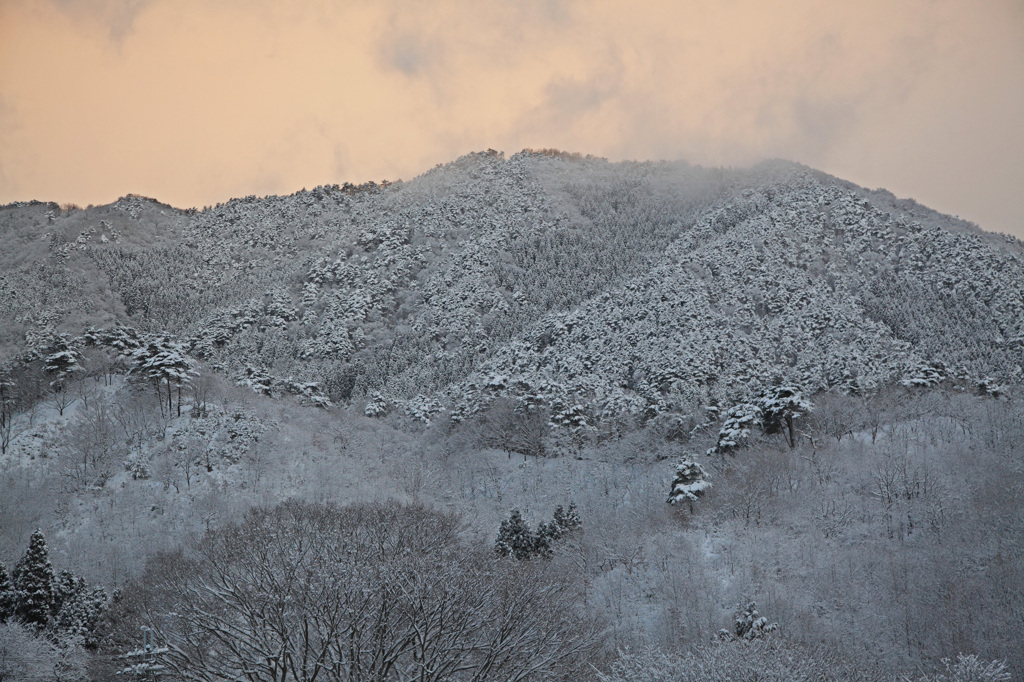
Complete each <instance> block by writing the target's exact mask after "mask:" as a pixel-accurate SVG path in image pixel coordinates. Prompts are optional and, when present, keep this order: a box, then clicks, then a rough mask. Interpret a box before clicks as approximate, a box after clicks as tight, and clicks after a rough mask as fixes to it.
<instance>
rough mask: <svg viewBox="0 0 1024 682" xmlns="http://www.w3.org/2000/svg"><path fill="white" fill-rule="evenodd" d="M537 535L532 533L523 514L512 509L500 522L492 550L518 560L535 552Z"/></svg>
mask: <svg viewBox="0 0 1024 682" xmlns="http://www.w3.org/2000/svg"><path fill="white" fill-rule="evenodd" d="M537 548H538V545H537V537H536V536H535V535H534V534H533V531H532V530H531V529H530V524H528V523H527V522H526V521H525V519H523V515H522V514H521V513H520V511H519V510H518V509H513V510H512V513H511V514H510V515H509V517H508V518H507V519H506V520H504V521H502V522H501V528H499V529H498V539H497V540H496V541H495V543H494V551H495V552H497V553H498V554H500V555H501V556H510V557H514V558H516V559H519V560H520V561H522V560H524V559H529V558H530V557H531V556H533V555H534V554H535V553H536V552H537Z"/></svg>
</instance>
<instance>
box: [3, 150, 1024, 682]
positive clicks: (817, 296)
mask: <svg viewBox="0 0 1024 682" xmlns="http://www.w3.org/2000/svg"><path fill="white" fill-rule="evenodd" d="M0 239H2V240H3V244H4V248H3V249H0V491H2V492H0V650H6V651H8V652H12V655H13V658H10V657H8V659H4V660H0V677H3V674H4V671H5V670H6V671H8V672H9V673H10V674H9V675H8V677H11V676H13V677H14V678H17V679H21V678H26V679H27V678H29V677H32V676H33V675H37V676H40V679H41V678H42V676H46V675H49V676H51V677H52V675H53V674H54V673H53V671H55V670H57V671H59V672H60V674H61V675H63V676H64V677H67V678H69V679H70V678H72V677H74V678H75V679H87V678H88V679H98V680H107V679H114V678H115V677H116V676H117V675H118V674H128V673H131V674H132V675H133V676H135V675H143V674H144V673H146V671H147V669H150V670H152V669H153V668H152V666H156V667H157V668H156V669H160V668H163V669H164V670H165V673H166V671H167V666H170V669H172V670H176V671H178V672H180V673H181V674H182V675H184V676H187V677H189V679H192V678H195V679H223V678H230V679H235V678H236V677H238V676H240V675H241V676H244V675H248V674H251V663H252V661H265V662H267V665H270V666H273V665H276V663H275V661H279V660H283V659H281V658H280V657H282V656H283V657H285V658H287V657H290V656H291V654H290V653H289V652H291V651H292V650H293V649H291V648H290V647H291V646H292V645H291V644H287V645H285V644H283V642H284V640H289V639H290V638H291V637H292V636H293V635H296V633H310V632H317V633H321V632H322V635H323V636H321V634H317V635H316V636H313V637H305V635H303V636H302V637H300V639H304V640H305V642H306V645H311V644H313V643H314V642H319V643H321V644H323V645H324V646H325V647H326V648H324V649H323V650H322V651H321V654H323V655H324V656H332V657H335V658H336V659H337V661H345V660H349V658H348V657H351V656H356V654H355V653H353V652H356V653H358V656H356V658H358V659H359V660H360V661H362V663H360V664H358V665H361V666H364V667H367V669H368V670H369V669H371V668H374V666H375V665H376V663H374V661H377V660H379V659H377V658H376V656H378V655H381V652H388V651H392V649H391V646H390V645H388V646H381V642H384V641H385V639H387V638H393V639H391V640H390V641H392V642H393V643H394V646H395V648H394V649H393V651H395V652H404V653H401V655H399V654H397V653H396V654H395V655H396V656H397V658H396V659H395V660H398V659H399V658H400V659H402V660H404V661H405V663H404V665H405V666H406V667H404V668H403V670H406V671H408V670H414V669H417V666H419V669H420V670H424V671H425V670H426V668H424V667H423V666H425V665H426V666H428V667H432V666H434V664H435V662H436V661H439V660H441V659H439V658H435V657H434V656H433V655H431V656H424V655H423V654H422V653H421V650H420V649H419V648H418V647H420V646H421V644H420V643H421V639H420V637H421V635H423V634H424V633H428V632H433V633H436V637H438V638H439V639H436V638H435V635H430V636H429V637H428V639H429V640H430V641H431V642H434V644H430V645H429V646H430V647H435V645H436V653H437V654H438V655H439V656H442V658H444V660H448V661H453V660H456V659H459V657H464V656H467V655H468V656H470V658H471V659H473V660H477V661H478V662H481V661H482V665H485V666H486V665H487V660H489V658H490V654H487V655H483V654H481V652H483V651H485V650H488V649H487V647H488V646H491V645H490V644H486V643H485V641H489V642H491V644H494V645H498V644H500V645H501V647H499V648H501V650H502V651H505V653H502V654H501V659H502V660H504V661H506V662H507V664H508V666H509V670H514V671H518V672H516V673H515V675H518V676H519V677H518V678H522V679H525V677H524V676H527V675H529V679H539V680H564V679H580V680H585V679H594V680H613V679H615V680H617V679H652V680H653V679H659V680H661V679H664V680H682V679H695V680H696V679H700V680H721V679H736V678H737V676H740V677H743V678H744V679H746V678H750V679H753V678H755V677H756V678H758V679H773V680H774V679H778V680H788V679H805V678H806V679H810V678H813V679H821V680H843V681H844V682H845V681H847V680H865V681H867V680H870V681H872V682H881V681H882V680H886V681H888V680H892V679H897V678H899V679H911V678H913V679H921V680H927V681H931V680H936V681H937V680H948V679H968V677H970V679H986V680H1000V679H1011V678H1012V679H1018V678H1021V676H1022V675H1024V653H1022V652H1024V645H1022V642H1021V638H1022V635H1021V629H1020V628H1019V627H1018V625H1019V623H1021V622H1022V620H1024V552H1022V551H1021V548H1024V507H1021V505H1020V504H1019V503H1018V502H1019V500H1020V499H1021V498H1022V496H1024V464H1022V463H1024V409H1022V402H1021V400H1020V397H1021V391H1020V389H1021V381H1022V379H1024V376H1022V365H1024V251H1022V249H1024V244H1022V243H1021V242H1020V241H1018V240H1016V239H1014V238H1011V237H1006V236H1003V235H996V234H989V233H985V232H983V231H981V230H980V229H978V228H977V227H976V226H974V225H971V224H969V223H966V222H963V221H960V220H957V219H955V218H951V217H949V216H944V215H940V214H938V213H936V212H934V211H931V210H929V209H927V208H925V207H922V206H920V205H918V204H916V203H915V202H913V201H910V200H898V199H896V198H895V197H893V196H892V195H891V194H889V193H888V192H885V191H883V190H874V191H870V190H865V189H863V188H860V187H857V186H855V185H853V184H850V183H848V182H844V181H842V180H839V179H836V178H834V177H830V176H828V175H826V174H824V173H820V172H818V171H814V170H812V169H809V168H806V167H803V166H800V165H797V164H793V163H788V162H782V161H773V162H768V163H764V164H760V165H758V166H755V167H753V168H749V169H705V168H699V167H695V166H690V165H687V164H684V163H609V162H607V161H605V160H603V159H597V158H591V157H582V156H579V155H574V154H566V153H562V152H554V151H542V152H533V151H525V152H521V153H519V154H516V155H514V156H512V157H511V158H508V159H506V158H505V157H504V156H503V155H501V154H499V153H497V152H491V151H488V152H484V153H478V154H470V155H468V156H465V157H463V158H460V159H458V160H456V161H454V162H452V163H449V164H446V165H442V166H438V167H437V168H435V169H433V170H432V171H430V172H428V173H425V174H424V175H422V176H420V177H418V178H415V179H413V180H411V181H408V182H394V183H383V182H382V183H379V184H377V183H366V184H364V185H358V186H355V185H344V186H336V185H335V186H329V187H318V188H315V189H313V190H310V191H306V190H303V191H301V192H298V193H296V194H293V195H291V196H285V197H264V198H256V197H246V198H243V199H234V200H231V201H229V202H227V203H225V204H221V205H218V206H215V207H208V208H205V209H203V210H196V209H189V210H179V209H176V208H173V207H171V206H168V205H165V204H161V203H159V202H157V201H155V200H152V199H146V198H143V197H138V196H134V195H129V196H126V197H123V198H121V199H119V200H118V201H117V202H115V203H113V204H111V205H108V206H100V207H89V208H87V209H84V210H83V209H79V208H76V207H72V206H65V207H61V206H58V205H56V204H45V203H40V202H28V203H19V204H12V205H8V206H6V207H2V208H0ZM288 394H292V396H289V395H288ZM321 408H322V409H321ZM513 453H518V454H521V455H522V457H518V456H516V457H513V456H512V455H513ZM666 501H668V502H670V503H671V504H666ZM26 548H28V550H27V551H26ZM19 557H21V558H20V559H19ZM51 560H52V561H51ZM51 563H52V565H51ZM29 566H32V567H34V568H33V569H32V570H28V569H27V568H26V567H29ZM8 567H10V569H9V570H8ZM32 576H35V577H32ZM224 578H227V579H228V580H229V581H230V585H231V587H230V588H228V589H225V588H227V587H228V584H227V583H223V582H221V580H222V579H224ZM339 578H340V579H339ZM396 581H397V582H396ZM495 581H497V582H495ZM47 588H49V589H47ZM325 590H326V591H325ZM324 594H327V595H332V596H330V597H329V598H322V596H323V595H324ZM107 595H110V598H109V599H108V598H107ZM303 595H305V596H303ZM309 595H314V596H316V598H315V599H308V598H307V597H308V596H309ZM509 595H512V596H511V597H510V596H509ZM516 595H518V596H516ZM250 596H251V597H252V599H250V598H249V597H250ZM37 597H38V599H40V600H42V602H37ZM367 598H371V601H366V600H367ZM508 598H511V599H512V602H508V601H505V600H506V599H508ZM393 599H397V600H398V601H393ZM410 599H411V600H412V601H410ZM282 600H283V601H282ZM374 600H376V601H374ZM495 600H497V601H495ZM552 600H553V601H552ZM40 603H42V604H43V606H40ZM271 603H272V604H282V603H284V604H288V605H289V606H288V608H287V609H285V611H284V612H280V614H279V615H280V618H278V617H277V616H275V617H273V618H267V617H266V611H265V609H266V604H271ZM372 604H376V606H372ZM360 605H361V606H360ZM368 605H369V606H368ZM389 605H390V606H389ZM321 607H326V608H327V610H322V608H321ZM350 607H352V608H355V611H351V610H350ZM453 607H454V610H451V609H452V608H453ZM465 607H469V608H468V609H467V608H465ZM507 607H508V608H507ZM250 608H254V609H255V611H250V610H249V609H250ZM211 609H212V610H211ZM222 609H227V611H222ZM274 609H277V607H276V606H275V607H274ZM339 609H340V610H339ZM227 612H232V613H234V614H235V616H234V617H232V618H228V619H227V620H224V617H223V616H222V615H221V614H223V613H227ZM499 612H500V613H501V614H505V615H504V616H501V618H510V619H511V621H507V620H506V621H501V622H503V623H511V624H512V625H514V627H513V630H511V631H509V632H512V631H515V632H520V633H521V634H523V637H520V636H519V635H515V636H512V637H511V638H510V640H509V641H508V642H505V643H504V644H503V643H502V642H503V641H504V640H502V638H501V637H497V636H496V635H495V634H494V633H495V632H496V630H494V629H492V628H495V627H497V625H496V624H497V623H498V620H500V618H498V617H497V616H495V615H494V614H497V613H499ZM168 613H174V614H177V615H178V616H179V618H168V617H167V614H168ZM211 614H212V616H211ZM446 614H448V615H452V616H453V618H449V617H448V615H446ZM460 614H461V615H460ZM762 614H763V615H762ZM378 616H379V618H378ZM435 616H437V619H435ZM28 617H31V618H32V619H33V620H28ZM210 617H212V618H213V620H210V619H209V618H210ZM424 618H425V619H426V620H423V619H424ZM467 619H468V620H467ZM496 619H497V620H496ZM442 621H443V623H442ZM227 622H230V623H231V626H230V628H229V630H230V631H225V630H223V629H222V627H221V626H222V625H223V624H224V623H227ZM243 623H244V624H245V625H244V626H242V625H241V624H243ZM429 623H434V625H437V626H438V627H436V628H435V627H434V626H433V625H429ZM515 623H519V625H515ZM338 624H342V625H344V627H343V630H337V629H336V628H335V626H336V625H338ZM392 625H393V626H394V628H392ZM236 626H237V627H236ZM321 626H323V627H326V628H327V630H325V631H320V630H318V628H319V627H321ZM265 627H270V630H266V629H265ZM310 627H312V628H313V629H312V630H310V629H308V628H310ZM520 627H521V629H519V630H516V629H515V628H520ZM196 628H198V629H196ZM275 628H277V629H275ZM538 628H539V629H538ZM723 628H725V629H724V630H723ZM497 630H505V626H504V625H501V626H500V627H497ZM200 631H203V632H207V633H209V635H210V636H211V637H212V639H207V638H205V636H204V637H201V638H200V639H195V638H194V633H196V632H200ZM342 631H344V632H347V633H349V634H351V635H352V637H353V638H354V639H352V638H349V637H348V635H345V636H341V635H339V634H338V633H339V632H342ZM144 632H148V633H149V634H148V635H144V634H143V633H144ZM371 632H372V633H378V634H379V635H380V636H381V637H384V638H385V639H381V640H378V639H377V635H374V636H373V637H371V638H370V639H366V640H362V642H363V643H362V645H361V648H356V649H352V646H354V644H353V643H354V642H355V641H356V640H359V639H360V638H361V637H362V635H361V634H359V633H371ZM530 633H534V634H530ZM296 636H298V635H296ZM495 637H497V638H495ZM524 637H525V639H524ZM149 638H152V639H149ZM282 638H283V639H282ZM147 640H148V641H150V642H151V643H152V644H153V645H154V647H155V649H154V652H153V657H155V658H153V657H150V656H148V655H146V653H145V649H144V646H145V644H146V642H147ZM214 640H216V641H218V642H220V643H221V645H223V646H220V645H217V646H214V648H213V649H211V648H210V646H213V645H211V644H210V642H212V641H214ZM251 643H256V644H255V646H256V647H257V648H256V649H249V648H248V647H249V646H250V644H251ZM506 644H507V645H508V647H511V648H507V647H506ZM423 645H424V646H426V643H425V642H424V643H423ZM303 646H305V645H303ZM503 647H504V648H503ZM304 650H306V651H308V650H309V649H304ZM296 651H297V649H296ZM495 651H497V650H495ZM282 652H284V653H282ZM516 652H517V653H516ZM531 652H532V653H531ZM538 652H541V653H543V652H547V653H543V656H548V653H550V654H551V655H552V656H553V658H551V659H550V660H551V661H552V665H550V666H547V667H546V672H542V671H540V670H539V669H534V668H532V666H533V665H534V663H535V662H536V661H535V659H534V658H531V656H536V655H537V654H538ZM389 655H390V654H389ZM319 656H320V654H317V655H316V656H312V657H310V658H309V659H306V660H314V659H316V660H319V658H318V657H319ZM452 656H454V658H451V657H452ZM954 656H955V657H956V658H955V662H954ZM0 658H3V657H0ZM556 659H557V660H556ZM461 660H469V659H465V658H463V659H461ZM11 661H13V663H11ZM555 663H557V665H555ZM11 665H15V666H18V665H20V666H21V667H20V668H17V667H15V668H13V669H12V668H11V667H10V666H11ZM339 665H340V663H339ZM346 665H347V664H346ZM353 665H356V664H355V663H353ZM445 665H448V664H445ZM453 665H454V664H453ZM459 665H461V664H459ZM474 665H476V664H475V663H474ZM503 665H504V664H503ZM5 666H7V667H5ZM140 666H141V667H140ZM147 666H149V667H148V668H147ZM87 668H88V671H87V670H86V669H87ZM942 668H945V672H943V671H942ZM288 669H289V670H292V671H293V673H294V671H295V668H294V667H292V665H291V664H289V666H288ZM342 669H345V668H344V666H342V667H340V668H337V669H335V671H334V672H332V673H330V675H329V677H330V679H348V677H350V675H343V674H342V673H340V672H338V671H340V670H342ZM11 670H14V672H10V671H11ZM29 670H31V671H39V672H38V674H37V673H36V672H32V673H29V672H26V671H29ZM281 670H284V668H283V667H282V668H281ZM350 670H351V669H350ZM395 670H396V672H395V673H394V675H392V677H394V678H396V679H398V678H403V679H404V677H408V676H409V674H406V673H405V672H397V670H398V669H397V668H396V669H395ZM437 670H441V668H438V669H437ZM437 670H433V669H432V672H431V673H430V674H431V675H434V674H435V673H437ZM469 670H471V668H465V671H469ZM530 670H533V671H534V672H530ZM492 672H493V671H492ZM534 673H535V674H534ZM410 674H411V673H410ZM438 674H440V676H441V677H442V678H445V679H448V677H450V676H448V675H447V674H446V673H438ZM282 675H283V673H282ZM331 675H333V677H331ZM367 675H368V676H369V677H373V678H374V679H376V678H377V677H379V676H380V675H379V674H378V673H377V672H367ZM482 675H483V676H482V677H481V676H480V675H475V673H473V674H471V673H470V672H466V673H465V678H466V679H469V678H470V677H472V678H473V679H483V678H485V677H486V678H487V679H491V677H493V675H488V674H485V673H482ZM515 675H513V674H511V673H510V675H509V676H508V677H509V678H510V679H511V678H512V677H513V676H515ZM920 675H926V676H925V677H920ZM292 676H293V677H296V678H297V677H300V675H299V674H298V673H294V674H293V675H292ZM403 676H404V677H403ZM415 676H416V677H417V678H418V677H419V675H418V674H417V675H415ZM428 676H430V675H428ZM278 677H279V676H278ZM317 679H321V677H318V678H317ZM388 679H391V678H390V677H389V678H388ZM459 679H461V678H459Z"/></svg>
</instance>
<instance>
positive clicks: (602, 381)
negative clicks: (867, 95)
mask: <svg viewBox="0 0 1024 682" xmlns="http://www.w3.org/2000/svg"><path fill="white" fill-rule="evenodd" d="M0 234H2V235H3V239H4V241H5V243H7V244H9V245H13V248H10V249H6V250H5V252H6V255H5V256H4V262H3V263H2V264H0V265H2V279H0V289H2V290H0V321H2V324H0V327H2V328H3V330H4V331H3V332H0V344H2V348H3V349H4V353H5V355H7V356H12V355H15V354H18V353H22V352H24V351H25V350H27V349H31V348H33V347H41V346H44V345H45V344H46V340H47V338H48V337H49V336H50V335H52V333H54V332H56V331H67V332H69V333H71V334H73V335H74V334H80V333H82V331H84V329H85V328H86V327H88V326H90V325H97V326H110V325H112V324H113V323H115V322H118V323H121V324H125V325H129V326H134V327H137V328H139V329H141V330H143V331H149V332H161V333H171V334H173V335H175V336H177V337H179V338H181V339H186V340H187V342H188V347H189V349H190V352H191V353H192V354H193V355H195V356H197V357H201V358H204V359H206V360H208V361H209V362H210V363H211V364H213V365H214V366H215V367H219V368H220V369H222V370H223V371H225V372H227V373H229V374H230V375H232V376H234V377H236V378H237V379H239V380H242V381H248V382H249V383H253V384H256V385H259V386H262V387H264V388H269V390H271V391H273V390H275V388H274V387H275V386H278V387H279V386H280V381H281V380H284V379H288V378H291V379H294V380H301V381H315V382H318V383H320V384H321V386H322V387H323V389H324V390H325V391H326V392H327V393H328V394H329V395H330V397H331V398H332V399H333V400H335V401H350V400H365V399H366V397H367V396H369V395H370V394H372V393H375V392H379V393H381V394H382V395H383V396H384V398H387V399H391V400H394V401H398V402H402V401H405V400H409V399H415V400H416V401H418V404H425V403H430V404H434V405H437V404H439V403H440V402H447V403H450V405H451V407H452V409H453V410H454V413H455V414H456V415H458V414H465V413H469V412H473V411H476V410H477V409H479V408H480V407H481V406H482V405H484V404H486V403H487V402H488V400H489V399H490V398H491V397H493V396H494V395H502V394H508V393H511V394H515V395H518V396H519V397H521V398H523V399H526V400H530V401H540V402H544V403H546V404H547V405H549V406H550V407H552V410H553V412H554V417H555V420H556V421H558V420H559V419H561V420H563V421H565V420H567V419H569V412H572V411H573V410H576V412H579V411H580V410H581V409H582V410H583V411H585V412H586V418H587V420H588V421H594V420H599V419H601V418H602V417H609V416H612V415H617V414H622V413H634V414H637V415H641V416H645V417H650V416H653V415H654V414H657V413H660V412H683V413H691V414H692V413H693V412H692V410H694V409H696V408H697V407H699V406H702V405H704V406H707V405H714V404H719V403H722V402H725V401H730V400H737V399H742V398H745V397H748V396H749V395H751V394H755V393H757V392H758V391H759V390H760V389H761V388H762V387H763V386H765V385H767V384H769V383H773V382H776V381H787V382H793V383H797V384H800V385H802V386H804V387H805V388H806V389H808V390H815V389H818V388H826V387H832V386H842V387H844V388H846V389H848V390H852V391H856V390H862V389H867V388H870V387H871V386H872V385H875V384H879V383H883V382H887V381H892V380H898V379H907V378H911V379H912V378H913V376H914V373H915V372H918V371H921V369H922V368H923V367H925V366H929V365H934V366H935V367H939V365H941V366H942V367H941V368H939V369H937V370H934V371H939V372H940V373H942V372H945V373H946V374H948V375H952V376H958V377H962V378H965V379H971V380H977V379H981V378H985V377H990V376H991V377H994V378H996V379H998V380H1001V381H1015V380H1019V379H1020V378H1021V371H1022V370H1021V366H1022V365H1024V258H1022V250H1021V243H1020V242H1019V241H1017V240H1013V239H1012V238H1008V237H1007V238H1002V237H1000V236H996V235H988V234H985V233H982V232H981V231H980V230H977V229H976V228H973V227H972V226H970V225H969V224H966V223H963V222H961V221H957V220H955V219H952V218H949V217H945V216H940V215H938V214H935V213H934V212H931V211H929V210H927V209H925V208H924V207H920V206H918V205H917V204H915V203H913V202H909V201H904V202H900V201H897V200H895V198H894V197H892V195H890V194H888V193H885V192H882V191H876V192H869V191H866V190H863V189H860V188H857V187H855V186H853V185H850V184H849V183H845V182H842V181H839V180H836V179H835V178H831V177H829V176H826V175H823V174H821V173H817V172H814V171H811V170H809V169H806V168H804V167H801V166H797V165H795V164H789V163H783V162H772V163H767V164H762V165H761V166H758V167H755V168H753V169H749V170H721V169H701V168H696V167H691V166H688V165H686V164H682V163H622V164H611V163H608V162H606V161H604V160H601V159H593V158H589V157H587V158H581V157H579V156H577V155H568V154H562V153H551V152H547V153H537V152H522V153H520V154H516V155H515V156H513V157H511V158H509V159H505V158H504V157H503V156H502V155H500V154H498V153H495V152H486V153H480V154H471V155H469V156H467V157H463V158H461V159H459V160H457V161H455V162H453V163H450V164H447V165H444V166H439V167H437V168H435V169H434V170H432V171H430V172H428V173H426V174H424V175H423V176H420V177H418V178H416V179H414V180H412V181H410V182H406V183H395V184H382V185H376V184H373V183H368V184H367V185H362V186H358V187H356V186H351V185H346V186H344V187H338V186H332V187H320V188H316V189H314V190H311V191H305V190H303V191H302V192H298V193H296V194H294V195H291V196H287V197H266V198H262V199H257V198H255V197H247V198H244V199H236V200H232V201H229V202H227V203H226V204H222V205H218V206H216V207H213V208H207V209H204V210H203V211H195V210H189V211H178V210H175V209H172V208H170V207H167V206H164V205H161V204H159V203H157V202H155V201H152V200H147V199H142V198H139V197H133V196H129V197H125V198H123V199H121V200H119V201H118V202H116V203H115V204H112V205H110V206H104V207H98V208H89V209H87V210H84V211H83V210H71V211H61V210H60V209H59V208H58V207H56V206H54V205H52V204H38V203H36V204H18V205H11V206H8V207H5V208H3V209H0ZM417 396H419V397H418V398H417ZM432 409H436V407H435V408H432Z"/></svg>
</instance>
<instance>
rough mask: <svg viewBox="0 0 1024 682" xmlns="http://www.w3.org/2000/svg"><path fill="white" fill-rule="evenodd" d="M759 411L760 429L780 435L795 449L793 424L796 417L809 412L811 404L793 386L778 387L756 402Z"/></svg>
mask: <svg viewBox="0 0 1024 682" xmlns="http://www.w3.org/2000/svg"><path fill="white" fill-rule="evenodd" d="M757 406H758V407H759V408H760V409H761V428H762V429H763V430H764V432H765V433H767V434H769V435H771V434H774V433H782V434H783V436H785V438H786V442H787V443H789V447H791V448H792V447H796V429H795V427H794V422H795V421H796V419H797V418H798V417H801V416H803V415H804V414H807V413H808V412H810V411H811V403H810V401H808V400H806V399H805V398H804V396H803V393H801V392H800V389H798V388H796V387H794V386H780V387H778V388H774V389H772V390H771V391H770V392H769V393H768V394H767V395H765V396H764V397H763V398H761V399H760V400H759V401H758V404H757Z"/></svg>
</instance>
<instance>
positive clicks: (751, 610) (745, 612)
mask: <svg viewBox="0 0 1024 682" xmlns="http://www.w3.org/2000/svg"><path fill="white" fill-rule="evenodd" d="M734 626H735V629H736V639H747V640H750V639H761V638H763V637H764V636H765V635H767V634H768V633H769V632H774V631H775V630H778V629H779V624H778V623H769V622H768V619H767V618H765V617H764V616H762V615H761V614H760V613H759V612H758V610H757V602H750V603H749V604H747V606H746V608H743V609H737V610H736V619H735V621H734Z"/></svg>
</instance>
